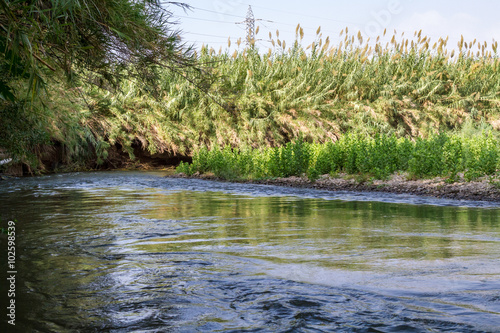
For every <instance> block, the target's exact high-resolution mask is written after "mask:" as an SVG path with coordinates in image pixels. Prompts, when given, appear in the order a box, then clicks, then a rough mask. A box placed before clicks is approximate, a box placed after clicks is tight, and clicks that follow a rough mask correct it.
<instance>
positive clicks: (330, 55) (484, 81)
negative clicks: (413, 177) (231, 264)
mask: <svg viewBox="0 0 500 333" xmlns="http://www.w3.org/2000/svg"><path fill="white" fill-rule="evenodd" d="M277 35H278V34H277ZM301 36H303V32H302V28H300V26H298V27H297V39H296V41H295V42H294V43H293V44H292V45H291V47H287V44H286V43H285V42H284V41H281V40H279V39H275V40H273V43H274V44H275V47H274V48H273V49H271V50H269V51H268V52H267V53H264V52H259V50H257V49H255V48H248V49H241V50H240V51H239V52H238V51H237V52H235V53H234V54H228V53H227V52H226V53H224V52H222V51H219V52H218V53H217V52H216V51H215V50H212V49H210V50H209V49H207V48H203V49H202V50H201V51H200V53H199V54H196V58H197V61H198V63H199V64H205V69H204V71H205V72H204V73H205V75H206V77H208V78H210V79H211V80H212V82H210V84H209V85H208V84H207V85H206V86H203V89H202V90H200V89H198V88H197V87H196V85H195V84H193V83H192V82H191V81H190V80H187V79H186V75H183V74H182V73H173V72H172V71H167V70H159V71H158V76H159V80H158V85H157V86H156V87H155V91H156V92H158V94H157V95H156V98H155V97H153V96H152V95H151V94H150V92H149V91H148V90H147V89H144V88H143V87H142V86H141V85H138V84H136V82H135V81H134V80H129V81H123V82H122V83H121V85H120V89H119V90H116V91H107V90H103V89H100V88H99V87H96V86H95V85H94V86H91V85H83V84H82V85H81V86H80V87H79V88H78V89H75V90H74V91H64V90H63V89H62V88H61V89H60V90H62V91H61V94H64V96H65V98H59V96H62V95H59V93H55V94H54V96H53V98H52V104H51V106H50V111H49V113H50V116H44V117H43V118H44V119H50V121H48V123H50V124H52V125H51V126H49V125H48V124H45V125H42V126H41V133H43V134H45V137H46V138H52V141H57V142H62V143H63V144H64V145H65V147H66V150H67V154H66V156H68V158H67V159H68V160H69V161H76V160H77V159H76V157H75V156H81V154H80V153H78V152H86V153H85V154H87V155H91V157H85V156H84V157H83V158H81V160H83V161H85V160H87V161H88V160H89V159H93V161H98V162H105V161H106V160H107V159H109V156H108V152H109V149H110V148H112V147H119V148H120V149H122V150H123V151H124V152H126V153H128V154H129V156H131V157H133V152H134V150H133V148H134V147H137V146H139V147H141V148H142V149H144V150H146V151H148V153H150V154H157V153H168V154H170V155H183V156H190V155H193V153H195V152H198V151H200V150H202V151H200V153H199V154H202V152H203V151H205V149H207V150H214V151H217V150H218V149H219V148H218V147H221V149H222V151H230V150H231V149H239V150H240V151H250V148H253V149H257V150H256V151H259V149H263V150H266V149H267V148H266V147H286V145H287V144H288V145H291V142H292V141H293V140H295V139H297V138H299V137H301V138H302V140H303V141H304V142H305V143H307V144H308V145H309V144H312V143H326V145H324V146H321V147H333V142H335V141H337V140H341V141H339V143H340V142H343V141H342V140H348V138H351V139H352V138H354V137H356V138H363V139H359V140H373V138H375V137H379V138H381V137H385V138H394V139H391V140H405V141H404V142H407V143H408V144H411V145H413V146H415V145H418V142H427V141H425V140H424V141H419V140H418V138H421V139H425V138H428V139H429V140H431V141H432V140H435V139H433V138H434V137H435V136H436V135H438V134H439V133H446V132H449V131H452V130H458V129H460V128H461V127H462V126H463V124H465V123H466V122H471V123H476V124H480V123H483V124H485V127H486V129H489V130H492V131H493V132H496V130H498V129H500V112H499V111H500V89H499V88H500V67H499V66H500V60H499V58H498V54H497V44H493V45H488V44H487V43H483V44H481V43H477V42H476V41H473V42H465V41H462V42H461V43H460V44H459V45H458V49H457V51H452V52H450V51H447V40H446V39H439V40H438V41H437V42H435V43H433V42H431V41H430V38H428V37H425V36H422V34H421V32H418V33H415V36H414V41H412V40H410V39H405V38H404V36H401V37H399V36H394V37H393V38H392V41H391V42H390V43H388V44H387V45H382V44H381V43H380V42H379V41H376V42H375V43H373V42H371V41H365V40H363V38H362V36H361V35H360V34H358V35H357V36H351V35H349V34H348V33H347V31H345V32H344V31H343V32H342V36H343V37H344V40H343V42H342V43H340V45H331V44H330V42H329V39H328V38H326V39H323V38H322V36H321V33H320V32H319V31H318V36H317V41H316V42H315V43H313V44H312V45H309V46H307V47H303V46H302V45H301V38H302V37H301ZM270 37H271V38H272V37H273V36H270ZM238 43H239V42H238ZM80 92H84V94H83V95H82V94H80ZM69 100H71V102H68V101H69ZM63 101H64V102H63ZM68 104H71V106H69V105H68ZM68 119H69V120H68ZM61 125H62V126H61ZM347 133H349V135H347V136H346V134H347ZM66 138H71V140H70V142H71V144H66V142H65V141H66V140H67V139H66ZM365 138H366V139H365ZM491 138H494V136H492V137H491ZM415 140H417V141H415ZM436 140H437V139H436ZM450 140H451V139H450ZM491 140H494V139H491ZM431 141H430V142H431ZM367 142H368V141H367ZM370 142H371V141H370ZM463 144H464V145H467V144H466V143H465V142H463ZM0 146H2V143H1V142H0ZM312 146H314V145H312ZM82 147H84V148H82ZM222 147H225V148H222ZM318 147H319V146H318ZM280 149H285V148H280ZM317 149H319V148H317ZM325 149H326V148H325ZM268 151H272V150H268ZM85 154H84V155H85ZM94 166H95V164H94Z"/></svg>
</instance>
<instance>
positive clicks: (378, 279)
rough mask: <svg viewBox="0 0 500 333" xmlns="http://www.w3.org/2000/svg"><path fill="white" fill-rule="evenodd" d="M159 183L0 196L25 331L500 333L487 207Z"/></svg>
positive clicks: (23, 187) (104, 178)
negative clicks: (14, 254) (10, 224)
mask: <svg viewBox="0 0 500 333" xmlns="http://www.w3.org/2000/svg"><path fill="white" fill-rule="evenodd" d="M161 176H162V175H161V174H160V173H131V172H128V173H127V172H112V173H110V172H101V173H78V174H67V175H53V176H48V177H36V178H26V179H15V180H8V181H2V182H1V183H0V199H1V201H0V202H1V204H0V205H1V206H0V209H1V210H0V218H1V219H2V223H3V224H5V221H6V220H9V219H17V234H18V238H17V251H18V258H17V264H18V275H17V287H18V288H19V293H17V296H16V302H17V305H18V307H17V321H16V322H17V325H16V328H17V330H18V331H21V332H28V331H35V332H36V331H38V332H75V331H81V332H91V331H92V332H93V331H106V332H131V331H135V332H196V331H209V332H217V331H225V332H231V331H232V332H254V331H259V332H260V331H264V332H266V331H267V332H331V331H337V332H342V331H345V332H352V331H355V332H397V331H401V332H446V331H448V332H475V331H476V332H485V331H486V332H499V331H500V264H499V263H500V261H499V258H500V223H499V222H500V218H499V213H500V209H499V207H496V206H495V204H494V203H480V202H468V201H453V200H438V199H432V198H425V197H414V196H409V195H403V196H402V195H389V194H378V193H377V194H362V193H353V192H328V191H317V190H308V189H290V188H282V187H275V186H264V185H244V184H232V183H218V182H210V181H201V180H186V179H169V178H163V177H161ZM3 224H2V225H3ZM0 245H1V246H2V250H4V249H5V248H6V244H5V238H0ZM1 263H2V267H1V270H2V272H6V270H7V269H6V267H5V261H4V260H2V261H1ZM2 288H5V286H4V285H3V284H2ZM5 293H6V291H5V290H4V289H2V290H1V295H4V294H5ZM2 301H5V297H3V296H2ZM2 308H4V307H3V303H2ZM2 320H3V318H2ZM2 324H5V322H2Z"/></svg>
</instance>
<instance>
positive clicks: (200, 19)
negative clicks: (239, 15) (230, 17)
mask: <svg viewBox="0 0 500 333" xmlns="http://www.w3.org/2000/svg"><path fill="white" fill-rule="evenodd" d="M177 16H178V17H182V18H187V19H190V20H197V21H207V22H216V23H226V24H234V23H233V22H226V21H218V20H210V19H203V18H199V17H191V16H183V15H177Z"/></svg>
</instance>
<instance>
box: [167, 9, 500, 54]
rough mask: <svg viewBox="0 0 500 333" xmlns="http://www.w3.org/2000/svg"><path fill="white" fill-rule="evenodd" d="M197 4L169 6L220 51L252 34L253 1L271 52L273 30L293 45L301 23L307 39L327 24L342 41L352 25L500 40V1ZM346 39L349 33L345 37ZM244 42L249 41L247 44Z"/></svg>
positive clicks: (327, 31)
mask: <svg viewBox="0 0 500 333" xmlns="http://www.w3.org/2000/svg"><path fill="white" fill-rule="evenodd" d="M184 2H185V3H187V4H189V5H190V6H192V7H193V8H192V9H191V10H188V11H187V12H185V11H183V10H182V9H180V8H178V7H176V6H172V5H170V6H169V7H168V9H169V10H171V11H172V12H173V14H174V17H175V18H176V19H177V21H178V25H177V26H176V28H177V29H180V30H182V32H183V33H182V35H181V36H182V38H183V40H184V41H185V42H187V43H189V44H194V45H195V47H196V48H199V47H200V46H201V45H202V44H205V45H208V46H210V47H213V48H214V49H216V50H218V49H219V48H221V47H222V50H228V38H230V39H231V42H232V45H231V48H230V49H231V50H232V49H234V48H235V47H237V46H236V41H237V39H238V38H240V37H241V39H242V40H243V41H244V40H245V37H246V28H245V24H237V23H238V22H243V21H244V20H245V18H246V15H247V11H248V8H249V6H251V7H252V11H253V14H254V17H255V19H256V21H255V25H256V27H257V26H259V33H258V34H257V36H256V38H257V47H258V48H259V49H261V50H262V49H264V50H265V51H267V49H268V48H269V47H271V42H270V38H269V32H272V35H273V38H274V39H276V30H278V31H279V38H280V39H281V40H285V41H286V42H287V45H291V44H292V43H293V41H294V40H295V28H296V26H297V24H298V23H300V24H301V26H302V27H303V29H304V33H305V37H304V41H303V44H304V45H305V46H307V44H309V43H311V42H312V41H314V40H315V38H316V31H317V29H318V27H319V26H321V33H322V36H323V38H326V36H329V37H330V40H331V42H333V43H334V44H338V43H339V42H340V40H341V37H339V33H340V31H341V30H342V29H345V28H346V27H347V28H348V30H349V33H350V34H352V35H354V34H357V33H358V31H360V32H361V33H362V35H363V36H364V38H365V40H366V39H367V38H369V37H371V39H372V40H374V39H375V38H376V37H377V36H379V35H381V34H383V32H384V29H387V37H388V38H390V37H392V35H393V32H394V30H396V31H397V34H398V36H400V35H401V33H403V32H404V36H405V38H406V37H411V36H413V34H414V32H415V31H418V30H420V29H422V33H423V35H425V36H428V37H430V38H431V42H435V41H438V39H439V38H440V37H443V38H446V37H447V36H449V42H448V48H449V49H452V48H454V47H456V45H457V43H458V41H459V40H460V38H461V36H462V35H463V36H464V39H465V40H466V41H473V40H474V39H477V40H478V41H481V42H484V41H486V42H487V43H488V45H491V43H492V41H493V40H495V41H499V40H500V19H499V14H500V1H499V0H476V1H472V0H454V1H450V0H370V1H368V0H351V1H314V0H309V1H303V0H302V1H296V0H289V1H284V0H274V1H271V0H268V1H264V0H203V1H202V0H185V1H184ZM342 39H343V38H342ZM242 47H243V45H242Z"/></svg>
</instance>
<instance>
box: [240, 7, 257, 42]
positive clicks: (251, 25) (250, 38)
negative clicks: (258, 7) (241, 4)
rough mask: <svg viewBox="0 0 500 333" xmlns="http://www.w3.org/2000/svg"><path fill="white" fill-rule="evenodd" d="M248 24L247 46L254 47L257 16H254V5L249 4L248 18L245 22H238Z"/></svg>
mask: <svg viewBox="0 0 500 333" xmlns="http://www.w3.org/2000/svg"><path fill="white" fill-rule="evenodd" d="M243 23H245V24H246V30H247V47H253V45H254V44H255V17H254V16H253V11H252V6H248V11H247V18H246V19H245V21H243V22H238V23H237V24H243Z"/></svg>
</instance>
